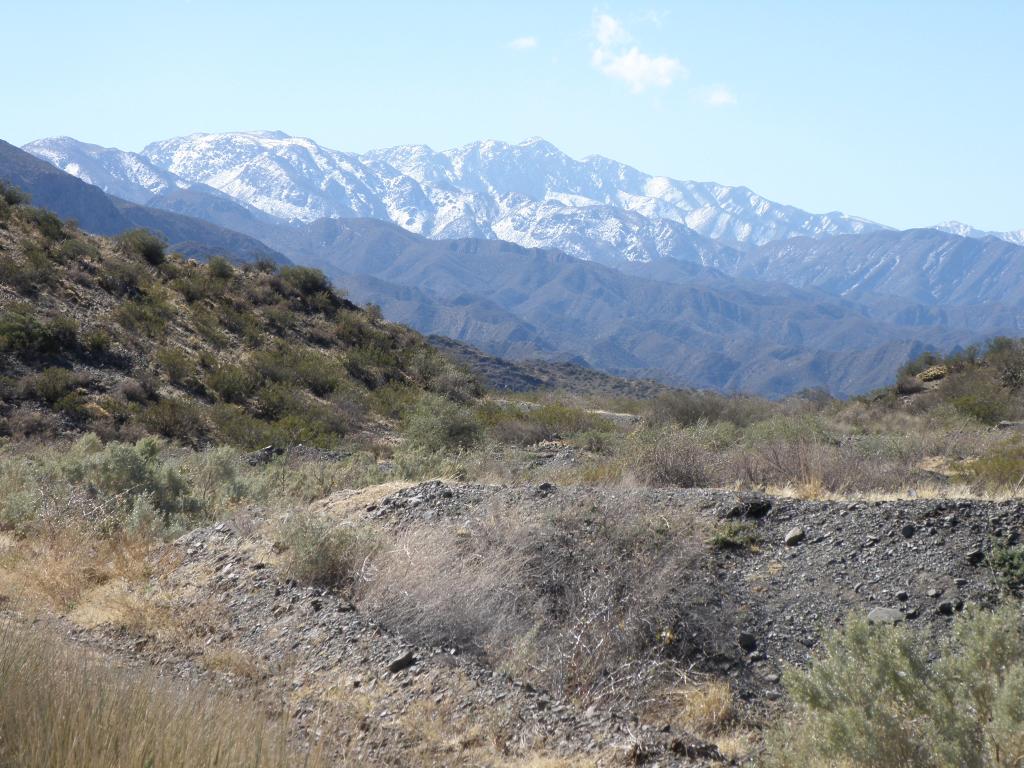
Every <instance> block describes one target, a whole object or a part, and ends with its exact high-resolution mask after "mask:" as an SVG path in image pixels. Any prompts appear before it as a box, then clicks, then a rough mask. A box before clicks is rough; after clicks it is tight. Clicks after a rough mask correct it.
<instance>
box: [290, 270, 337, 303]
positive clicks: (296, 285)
mask: <svg viewBox="0 0 1024 768" xmlns="http://www.w3.org/2000/svg"><path fill="white" fill-rule="evenodd" d="M278 277H279V279H280V281H281V283H282V284H284V285H285V286H287V287H288V288H290V289H291V290H292V291H294V292H296V293H297V294H299V296H301V297H302V298H303V299H305V300H307V301H310V300H312V301H313V302H314V303H316V304H321V303H323V302H326V303H327V305H328V306H339V305H340V303H341V302H340V300H339V299H338V297H337V296H335V294H334V291H333V289H332V288H331V281H330V280H328V279H327V275H325V274H324V273H323V272H321V271H320V270H319V269H314V268H312V267H294V266H285V267H281V269H280V271H279V272H278Z"/></svg>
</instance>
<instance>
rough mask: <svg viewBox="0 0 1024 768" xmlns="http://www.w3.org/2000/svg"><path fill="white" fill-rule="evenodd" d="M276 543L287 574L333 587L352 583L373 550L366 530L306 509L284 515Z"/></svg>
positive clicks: (310, 582)
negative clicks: (282, 556)
mask: <svg viewBox="0 0 1024 768" xmlns="http://www.w3.org/2000/svg"><path fill="white" fill-rule="evenodd" d="M277 544H278V546H280V547H283V548H284V560H285V563H284V566H285V571H286V572H287V573H288V575H289V576H291V577H292V578H294V579H296V580H298V581H301V582H304V583H307V584H316V585H319V586H324V587H335V588H337V587H342V586H344V585H346V584H349V583H351V582H352V580H353V579H354V578H355V577H356V575H357V573H358V571H359V569H360V568H361V567H362V565H363V562H364V560H365V559H366V558H367V556H368V555H369V554H370V553H371V551H372V549H373V542H372V539H371V538H370V537H369V535H368V534H367V533H366V532H364V531H361V530H360V529H358V528H356V527H355V526H353V525H346V524H340V523H337V522H334V523H332V522H331V521H329V520H327V519H325V518H324V517H321V516H320V515H318V514H316V513H315V512H311V511H308V510H306V511H301V512H294V513H292V514H290V515H288V516H287V517H286V518H285V520H284V521H283V523H282V524H281V529H280V531H279V535H278V537H277Z"/></svg>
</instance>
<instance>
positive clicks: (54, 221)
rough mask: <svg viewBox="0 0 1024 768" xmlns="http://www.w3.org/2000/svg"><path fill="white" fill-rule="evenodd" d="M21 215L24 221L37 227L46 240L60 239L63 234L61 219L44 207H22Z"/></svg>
mask: <svg viewBox="0 0 1024 768" xmlns="http://www.w3.org/2000/svg"><path fill="white" fill-rule="evenodd" d="M21 215H22V216H23V217H24V219H25V221H28V222H31V223H32V224H34V225H35V226H36V227H38V229H39V231H40V233H41V234H42V235H43V237H45V238H46V239H47V240H50V241H55V240H60V239H61V238H62V237H63V236H64V225H63V224H62V223H61V220H60V219H59V218H57V216H55V215H54V214H53V213H51V212H50V211H48V210H46V209H45V208H29V207H25V208H22V211H21Z"/></svg>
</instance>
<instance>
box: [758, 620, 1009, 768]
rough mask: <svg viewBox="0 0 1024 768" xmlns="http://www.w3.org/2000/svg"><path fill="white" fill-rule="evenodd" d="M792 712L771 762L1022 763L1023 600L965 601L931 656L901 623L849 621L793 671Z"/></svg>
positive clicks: (982, 767) (805, 766)
mask: <svg viewBox="0 0 1024 768" xmlns="http://www.w3.org/2000/svg"><path fill="white" fill-rule="evenodd" d="M786 683H787V687H788V688H789V692H790V694H791V696H792V699H793V707H792V712H791V716H790V718H789V719H788V720H787V721H786V722H785V724H784V725H782V726H780V727H778V728H777V729H776V731H775V733H774V735H773V737H772V738H770V739H769V741H768V760H767V763H768V765H771V766H800V768H816V767H817V766H821V767H822V768H824V767H825V766H833V765H844V766H865V768H868V767H875V766H878V767H881V766H890V765H905V766H936V767H937V768H942V767H945V766H948V767H949V768H953V766H962V767H963V768H988V767H989V766H996V767H999V768H1009V767H1010V766H1019V765H1021V764H1022V763H1024V627H1022V622H1021V614H1020V606H1019V605H1016V604H1013V603H1009V604H1006V605H1004V606H1003V607H1002V608H1000V609H999V610H997V611H992V612H986V611H982V610H980V609H976V608H969V609H968V610H967V611H965V612H964V614H963V615H962V616H961V617H959V618H958V619H957V621H956V623H955V625H954V631H953V635H952V637H951V638H950V640H949V641H948V642H947V643H946V644H945V645H944V646H943V647H942V649H941V655H940V656H939V658H938V659H937V660H935V661H930V660H929V648H928V645H927V643H926V642H925V641H924V640H923V638H921V637H919V636H916V635H915V634H914V633H912V632H910V631H909V630H906V629H904V628H902V627H900V628H897V627H888V626H871V625H870V624H868V622H867V621H866V620H864V619H861V618H851V619H850V620H849V621H847V624H846V627H845V628H844V629H843V630H842V631H839V632H837V633H835V634H834V635H833V636H832V637H831V638H829V639H828V640H827V641H826V642H825V644H824V646H823V650H822V651H820V652H819V653H818V654H817V656H816V658H815V659H814V661H813V662H812V664H811V666H810V668H809V669H807V670H806V671H800V670H796V669H794V670H791V671H790V672H788V673H787V675H786Z"/></svg>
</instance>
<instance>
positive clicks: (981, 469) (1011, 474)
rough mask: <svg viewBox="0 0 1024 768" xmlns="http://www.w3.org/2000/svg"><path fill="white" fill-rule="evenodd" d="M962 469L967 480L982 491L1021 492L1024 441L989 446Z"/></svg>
mask: <svg viewBox="0 0 1024 768" xmlns="http://www.w3.org/2000/svg"><path fill="white" fill-rule="evenodd" d="M961 467H962V471H963V473H964V475H965V476H966V478H967V479H968V480H969V481H970V482H971V483H972V484H973V485H975V486H976V487H978V488H979V489H981V490H994V491H998V490H1006V489H1010V490H1019V489H1020V488H1021V487H1022V486H1024V440H1021V439H1014V440H1008V441H1005V442H1000V443H997V444H995V445H992V446H989V447H988V448H987V449H986V450H985V451H984V452H983V453H982V454H981V455H980V456H978V457H977V458H976V459H974V460H973V461H969V462H964V463H963V464H962V465H961Z"/></svg>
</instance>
